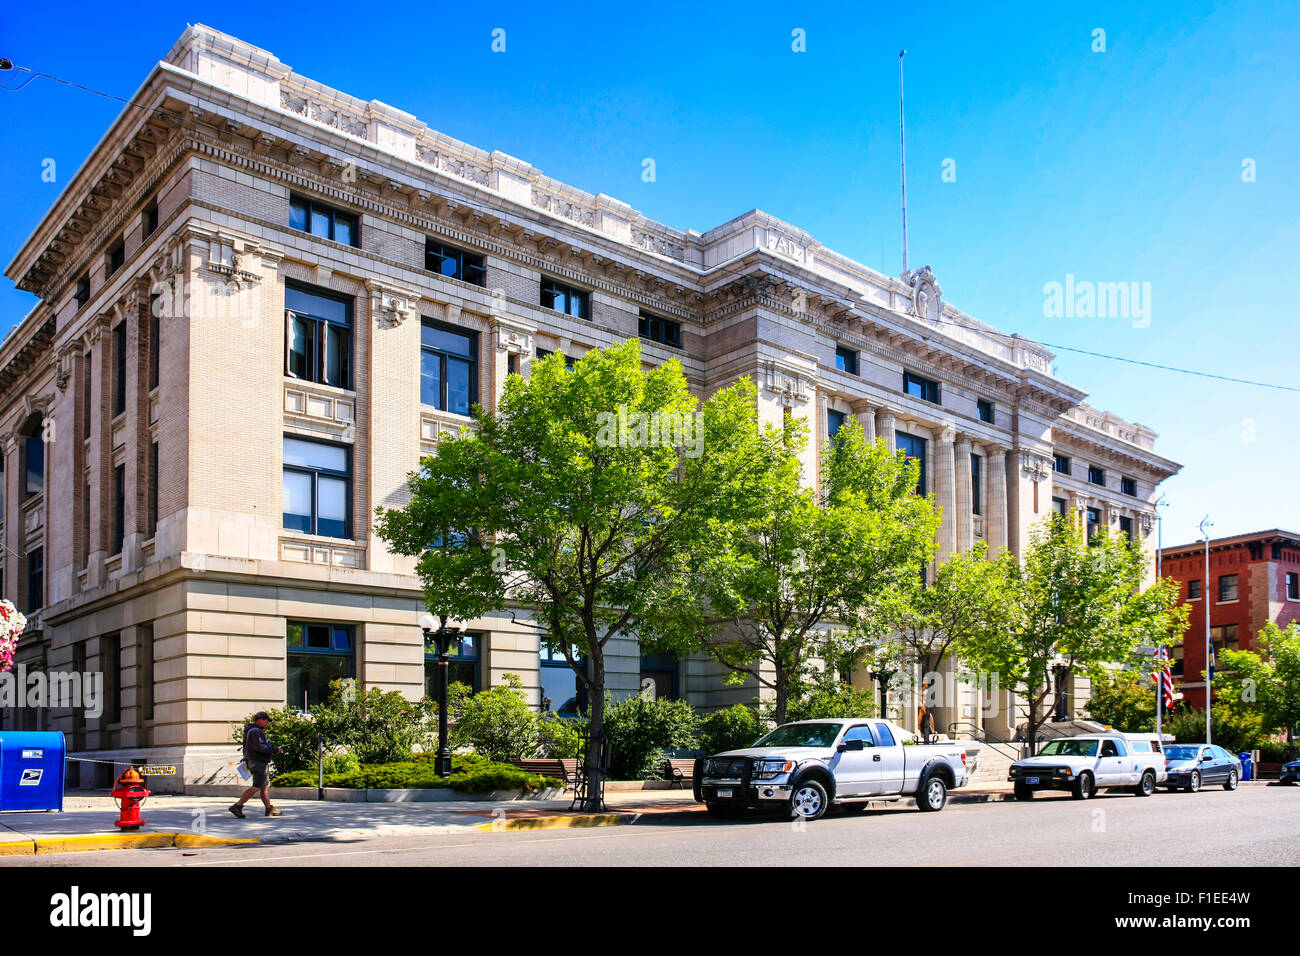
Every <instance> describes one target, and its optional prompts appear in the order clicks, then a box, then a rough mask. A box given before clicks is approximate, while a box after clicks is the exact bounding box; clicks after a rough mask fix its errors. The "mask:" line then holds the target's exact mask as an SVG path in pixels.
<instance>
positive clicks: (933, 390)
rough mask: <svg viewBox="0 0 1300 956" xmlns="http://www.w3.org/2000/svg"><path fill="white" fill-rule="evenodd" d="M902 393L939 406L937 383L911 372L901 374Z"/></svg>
mask: <svg viewBox="0 0 1300 956" xmlns="http://www.w3.org/2000/svg"><path fill="white" fill-rule="evenodd" d="M903 391H904V392H906V393H907V394H908V395H914V396H916V397H917V398H919V399H921V400H922V401H926V402H931V403H932V404H935V405H938V404H939V383H938V382H936V381H934V380H933V379H928V378H922V377H921V376H920V375H913V374H912V373H911V372H904V373H903Z"/></svg>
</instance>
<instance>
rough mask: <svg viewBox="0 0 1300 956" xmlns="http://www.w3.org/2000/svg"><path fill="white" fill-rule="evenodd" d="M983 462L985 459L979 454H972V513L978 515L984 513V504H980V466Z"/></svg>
mask: <svg viewBox="0 0 1300 956" xmlns="http://www.w3.org/2000/svg"><path fill="white" fill-rule="evenodd" d="M983 463H984V460H983V459H982V458H981V457H980V456H979V455H971V456H970V490H971V502H970V510H971V513H972V514H977V515H982V514H983V513H984V509H983V506H982V505H981V504H980V501H981V490H982V489H981V487H980V466H981V465H982V464H983Z"/></svg>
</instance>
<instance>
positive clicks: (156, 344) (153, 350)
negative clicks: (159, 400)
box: [149, 293, 162, 392]
mask: <svg viewBox="0 0 1300 956" xmlns="http://www.w3.org/2000/svg"><path fill="white" fill-rule="evenodd" d="M161 311H162V296H161V295H159V294H156V293H155V294H154V295H151V296H149V391H151V392H152V391H153V390H154V389H155V388H157V387H158V356H159V351H160V350H161V348H162V316H160V315H159V314H158V313H159V312H161Z"/></svg>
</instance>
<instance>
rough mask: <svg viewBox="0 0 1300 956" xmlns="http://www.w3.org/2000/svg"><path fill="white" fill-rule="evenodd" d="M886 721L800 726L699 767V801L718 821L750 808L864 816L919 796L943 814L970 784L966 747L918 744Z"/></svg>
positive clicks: (808, 816)
mask: <svg viewBox="0 0 1300 956" xmlns="http://www.w3.org/2000/svg"><path fill="white" fill-rule="evenodd" d="M915 740H916V735H915V734H913V733H912V732H911V731H908V730H905V729H903V728H902V727H899V726H898V725H897V724H892V723H890V722H889V721H885V720H863V719H856V718H855V719H845V720H801V721H796V722H794V723H789V724H782V725H781V726H780V727H777V728H776V729H775V730H773V731H772V732H771V733H770V734H768V735H767V736H766V737H763V738H762V739H761V740H759V741H758V742H757V743H756V744H754V746H752V747H746V748H743V749H741V750H728V751H727V752H726V753H721V754H716V755H714V756H712V757H707V758H704V759H703V760H701V761H700V769H699V770H698V771H697V773H696V774H695V781H696V782H695V799H696V800H699V801H702V802H703V803H704V805H705V806H706V807H707V808H708V810H709V813H710V814H712V815H714V816H732V815H735V814H736V813H738V812H740V811H742V810H744V809H745V808H746V807H773V808H776V807H782V806H784V807H788V809H789V811H790V815H791V816H795V817H802V818H804V819H805V820H815V819H817V818H818V817H820V816H822V815H823V814H824V813H825V812H826V811H827V809H829V808H830V807H831V806H832V805H839V806H843V807H845V808H846V809H850V810H861V809H864V808H865V807H866V805H867V803H868V801H871V800H887V799H895V800H897V799H902V798H903V797H909V796H915V797H916V805H917V807H918V808H919V809H921V810H926V811H936V810H942V809H943V807H944V804H946V803H947V802H948V791H949V790H952V789H954V788H956V787H964V786H965V785H966V782H967V781H968V780H969V779H970V774H969V771H968V770H967V768H966V751H965V749H964V748H963V746H962V745H961V744H960V743H956V742H950V743H938V744H921V743H915V742H914V741H915Z"/></svg>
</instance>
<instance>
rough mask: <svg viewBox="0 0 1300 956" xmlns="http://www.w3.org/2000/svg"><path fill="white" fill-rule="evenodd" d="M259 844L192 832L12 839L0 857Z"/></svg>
mask: <svg viewBox="0 0 1300 956" xmlns="http://www.w3.org/2000/svg"><path fill="white" fill-rule="evenodd" d="M260 842H261V841H260V840H257V839H255V838H253V837H210V836H199V835H198V834H194V833H108V834H93V835H80V836H60V837H36V838H34V839H31V840H14V841H10V842H6V843H0V856H34V855H37V854H45V853H78V852H82V851H86V850H148V849H158V848H165V847H179V848H181V849H193V848H196V847H211V846H236V845H241V844H247V843H260Z"/></svg>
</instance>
